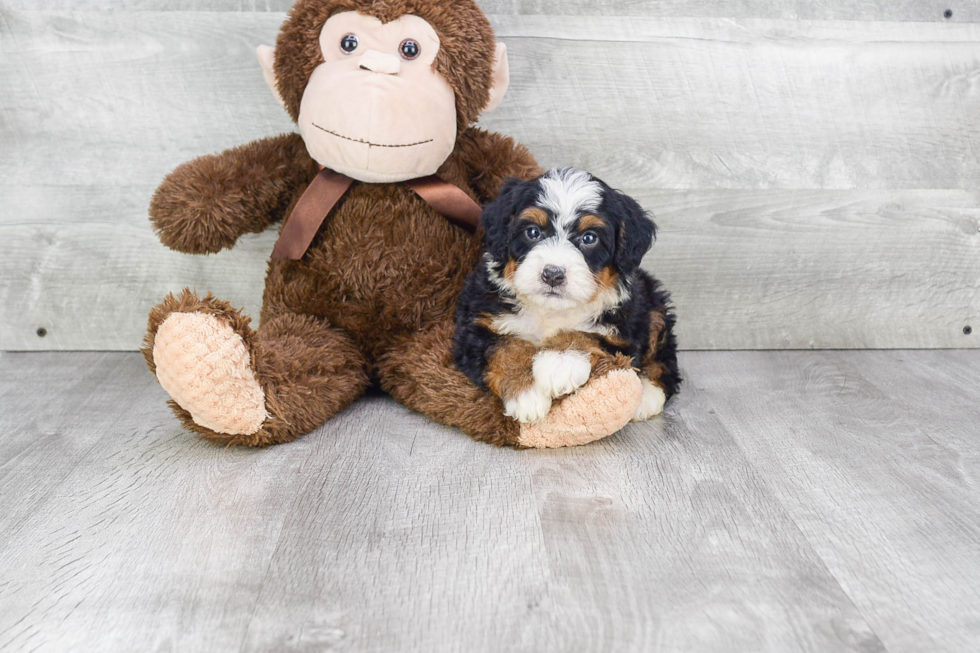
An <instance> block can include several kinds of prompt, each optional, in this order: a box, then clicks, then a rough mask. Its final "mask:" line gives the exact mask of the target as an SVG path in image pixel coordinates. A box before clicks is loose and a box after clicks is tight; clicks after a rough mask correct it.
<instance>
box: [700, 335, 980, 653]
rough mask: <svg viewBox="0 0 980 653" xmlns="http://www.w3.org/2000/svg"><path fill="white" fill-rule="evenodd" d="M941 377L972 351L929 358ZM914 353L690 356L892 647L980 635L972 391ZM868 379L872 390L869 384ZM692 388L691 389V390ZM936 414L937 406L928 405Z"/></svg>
mask: <svg viewBox="0 0 980 653" xmlns="http://www.w3.org/2000/svg"><path fill="white" fill-rule="evenodd" d="M924 356H926V358H927V359H928V360H931V361H934V362H935V364H936V367H937V368H938V370H941V369H942V367H944V366H945V365H946V364H948V363H949V362H950V361H953V360H955V359H956V358H958V357H962V358H963V359H966V360H969V361H970V364H971V365H973V366H976V365H977V364H978V363H980V358H978V356H977V353H976V352H962V353H951V352H949V353H938V352H934V353H930V354H928V355H924ZM906 357H908V358H909V359H910V360H912V361H914V360H915V358H916V357H917V355H915V354H908V353H906V352H901V353H892V352H879V353H874V354H871V353H867V352H855V353H833V352H830V353H819V354H815V353H790V352H785V353H780V354H775V353H757V354H737V353H729V354H718V355H713V356H708V355H701V356H696V357H695V356H692V357H688V358H687V359H686V360H687V365H688V371H689V377H690V378H691V379H694V382H693V384H692V385H693V386H694V387H695V388H697V390H698V391H700V389H701V388H702V387H704V386H705V385H706V384H710V388H711V390H712V394H713V396H714V398H715V410H716V413H717V414H718V416H719V418H720V419H721V421H722V422H723V423H724V424H725V426H726V427H727V428H728V429H729V430H730V432H731V433H732V434H733V436H734V438H735V441H736V442H737V443H738V445H739V446H740V447H741V448H742V449H743V450H744V451H745V454H746V456H747V457H748V459H749V460H750V461H751V462H752V463H753V464H754V465H755V466H756V467H757V468H758V469H759V470H760V473H761V474H762V475H763V476H764V477H765V478H766V480H767V483H768V485H769V487H770V488H772V491H773V492H774V493H775V494H776V496H777V497H778V498H779V500H780V502H781V504H782V505H783V506H784V507H785V508H786V510H787V511H788V512H789V513H790V514H791V515H792V516H793V520H794V522H795V523H796V525H797V526H798V527H799V529H800V530H801V531H802V532H803V534H804V535H805V536H806V539H807V540H808V542H809V543H810V544H811V545H812V546H813V547H814V548H815V549H816V551H817V552H818V553H819V554H820V556H821V558H822V559H823V560H824V561H825V562H826V564H827V568H828V569H829V570H830V572H831V573H832V574H833V575H834V576H835V577H836V578H837V579H838V580H839V581H840V582H841V585H842V587H844V589H845V590H846V591H847V593H848V595H849V596H850V597H851V599H852V600H853V601H854V603H855V604H856V605H857V607H858V608H859V610H860V611H861V614H863V615H864V616H865V617H866V618H867V619H868V622H869V624H870V625H871V627H872V628H873V629H874V632H876V633H877V634H878V636H879V637H880V638H881V641H882V642H883V643H884V644H885V646H886V647H887V649H888V650H889V651H896V652H897V651H922V650H930V651H971V650H973V649H974V648H975V647H976V642H977V641H978V639H980V630H978V623H977V621H976V618H975V606H976V605H978V601H980V590H978V587H980V559H978V557H977V555H976V552H977V547H978V543H980V526H978V524H980V476H978V474H977V467H976V461H977V458H976V453H977V435H980V431H978V430H977V427H976V424H977V422H976V415H977V411H976V408H975V403H976V387H975V386H974V388H973V389H972V390H973V392H972V395H971V396H972V401H970V402H964V401H963V400H962V398H960V397H957V396H956V395H955V394H954V393H952V392H949V391H947V389H948V388H949V387H950V383H949V380H948V378H946V377H945V375H944V374H943V373H942V372H941V371H938V370H933V369H930V368H928V367H925V366H922V365H915V364H914V363H906V362H903V361H904V360H905V359H906ZM869 379H870V381H869ZM689 389H690V387H689ZM929 405H931V406H930V407H927V406H929Z"/></svg>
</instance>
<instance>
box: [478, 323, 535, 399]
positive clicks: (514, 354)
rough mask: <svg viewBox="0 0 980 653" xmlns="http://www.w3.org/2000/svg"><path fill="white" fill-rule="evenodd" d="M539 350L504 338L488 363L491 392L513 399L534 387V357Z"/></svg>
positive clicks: (520, 341) (487, 376)
mask: <svg viewBox="0 0 980 653" xmlns="http://www.w3.org/2000/svg"><path fill="white" fill-rule="evenodd" d="M537 353H538V348H537V347H535V346H534V345H532V344H531V343H529V342H527V341H526V340H521V339H519V338H503V339H502V340H501V342H500V344H499V345H498V346H497V348H496V349H495V350H494V351H493V353H492V354H490V358H489V360H488V361H487V371H486V381H487V387H488V388H490V391H491V392H493V393H494V394H496V395H497V396H498V397H501V398H502V399H504V400H506V399H511V398H514V397H516V396H517V395H519V394H520V393H522V392H524V391H525V390H527V389H529V388H531V387H533V386H534V373H533V367H534V355H535V354H537Z"/></svg>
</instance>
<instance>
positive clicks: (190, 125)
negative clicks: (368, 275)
mask: <svg viewBox="0 0 980 653" xmlns="http://www.w3.org/2000/svg"><path fill="white" fill-rule="evenodd" d="M784 4H785V5H786V7H785V9H786V11H796V12H800V11H803V9H804V8H806V7H810V8H813V11H814V12H816V11H818V10H820V11H825V12H826V15H823V16H822V17H823V18H840V17H842V16H841V15H838V14H840V12H841V11H843V9H841V7H843V6H844V4H846V3H837V4H834V3H825V2H819V3H808V4H804V3H784ZM851 4H853V3H851ZM973 4H976V3H973ZM208 5H209V7H210V9H213V11H191V9H203V8H204V6H205V5H204V3H203V2H201V3H196V4H195V3H193V2H191V3H190V4H188V3H187V2H183V3H182V2H176V1H175V2H149V1H147V2H128V3H127V2H124V3H122V4H118V3H114V5H113V10H112V11H92V9H93V8H101V5H98V3H95V4H86V3H84V2H82V3H74V4H72V9H73V10H72V11H70V12H68V11H65V10H64V7H66V6H67V5H64V4H63V3H62V4H59V3H56V2H48V3H47V4H45V3H43V2H42V3H41V4H34V3H31V4H30V5H28V4H23V3H20V2H19V0H16V1H15V0H5V1H3V2H0V42H2V48H0V143H2V146H0V240H2V241H3V242H5V243H9V245H8V246H7V248H6V251H7V255H5V256H3V257H0V348H2V349H17V350H33V349H52V348H54V349H134V348H135V347H136V346H137V345H138V343H139V340H140V338H141V336H142V330H143V325H144V322H145V314H146V311H147V309H148V308H149V306H151V305H152V304H154V303H156V302H157V301H159V300H160V298H162V296H163V295H164V294H166V292H169V291H174V290H179V289H181V288H183V287H185V286H191V287H196V288H198V289H199V290H202V291H203V290H213V291H215V292H216V293H217V294H218V295H219V296H221V297H223V298H225V299H228V300H229V301H231V302H233V303H234V304H236V305H241V306H245V307H246V308H247V309H248V310H249V311H251V312H253V313H256V312H257V308H258V305H259V301H260V299H259V298H260V295H261V280H262V276H263V273H264V268H265V259H266V257H267V255H268V253H269V252H270V251H271V247H272V242H273V240H274V235H273V234H263V235H262V236H260V237H257V238H252V239H247V240H246V241H245V242H244V243H243V244H242V245H240V246H239V248H238V249H237V250H236V251H234V252H232V253H229V254H221V255H219V256H217V257H209V258H206V259H197V258H191V257H182V256H179V255H176V254H173V253H170V252H167V251H166V250H164V249H163V248H162V247H161V246H160V245H159V244H158V243H156V241H155V238H154V237H153V235H152V233H151V231H150V228H149V224H148V222H147V220H146V206H147V204H148V199H149V196H150V194H151V193H152V190H153V188H154V187H155V186H156V184H157V183H159V181H160V180H161V179H162V177H163V176H164V175H165V174H166V173H167V172H168V171H169V170H170V169H172V168H173V167H174V166H176V165H178V164H179V163H181V162H183V161H186V160H189V159H191V158H194V157H195V156H198V155H201V154H204V153H209V152H213V151H218V150H221V149H224V148H226V147H230V146H233V145H237V144H240V143H243V142H246V141H248V140H250V139H253V138H259V137H263V136H267V135H272V134H275V133H279V132H282V131H287V130H289V129H290V128H291V125H290V123H289V122H288V119H287V118H286V117H285V115H284V114H283V112H282V111H281V109H280V108H279V107H278V105H277V104H276V103H275V101H274V100H273V99H272V98H271V96H270V94H269V93H268V91H267V89H266V88H265V87H264V85H263V82H262V79H261V74H260V73H259V69H258V66H257V64H256V63H255V62H254V56H253V49H254V46H255V45H256V44H257V43H262V42H266V43H269V42H272V40H273V39H274V37H275V34H276V31H277V29H278V26H279V24H280V22H281V21H282V18H283V15H282V14H281V13H280V12H279V11H278V10H279V9H281V8H282V7H281V6H280V5H279V4H276V3H275V2H267V3H263V2H254V3H240V2H229V3H226V4H222V3H220V2H213V3H212V2H210V0H209V3H208ZM610 6H611V7H612V10H610V11H608V12H607V11H605V9H609V7H605V9H603V11H602V12H601V13H608V14H610V15H612V17H606V16H595V15H589V11H595V12H597V13H599V8H597V7H594V3H590V4H589V5H588V7H593V9H591V10H590V9H589V8H588V7H587V6H586V5H585V4H583V3H577V4H576V3H574V2H572V3H557V4H556V3H552V2H545V1H544V0H542V1H541V2H531V3H526V4H522V5H520V6H519V7H518V6H517V5H514V4H513V3H508V2H503V1H501V2H498V3H496V4H494V3H486V8H487V9H488V10H489V11H492V12H495V13H494V16H493V20H494V23H495V26H496V28H497V30H498V33H499V35H500V36H501V38H502V39H503V40H504V41H506V42H507V43H508V44H509V46H510V51H511V56H512V58H513V61H512V74H513V82H512V87H511V88H512V90H511V95H510V96H509V98H508V99H507V101H506V102H505V103H504V105H503V106H502V107H501V109H500V110H499V111H498V112H496V113H494V114H491V115H489V116H487V118H486V120H485V123H486V125H487V126H488V127H490V128H493V129H497V130H499V131H502V132H505V133H509V134H512V135H514V136H516V137H517V138H519V139H521V140H523V141H524V142H526V143H527V144H528V145H529V146H530V147H531V148H532V150H533V151H534V152H535V153H536V154H537V155H538V156H539V158H540V159H541V160H542V162H543V163H545V164H547V165H564V164H573V165H578V166H581V167H585V168H588V169H590V170H592V171H593V172H595V173H596V174H597V175H599V176H601V177H603V178H605V179H606V180H607V181H609V182H610V183H612V184H613V185H615V186H618V187H622V188H624V189H626V190H628V191H629V192H631V193H633V194H635V195H636V196H637V197H638V198H640V199H641V200H642V201H643V202H644V203H645V205H646V206H647V207H648V208H649V209H651V210H652V211H653V212H654V213H655V214H657V215H658V217H659V218H660V222H661V226H662V228H663V230H662V238H661V241H660V243H659V244H658V246H657V247H656V248H655V249H654V252H653V253H652V254H651V256H650V258H649V259H648V261H649V266H650V267H651V269H652V270H654V271H655V272H656V273H657V274H658V275H660V276H662V277H663V278H664V279H665V281H666V282H667V283H668V286H669V287H670V288H671V290H673V292H674V295H675V298H676V300H677V304H678V306H679V308H680V316H681V320H680V336H681V345H682V347H685V348H689V349H703V348H738V349H757V348H810V347H834V348H854V347H858V348H860V347H976V346H978V344H980V340H978V339H977V337H976V336H973V337H968V336H964V334H963V332H962V331H963V327H964V326H967V325H970V324H971V323H976V322H977V321H978V320H980V317H978V315H977V313H978V311H980V301H978V293H980V258H978V256H977V254H978V253H980V250H978V248H980V232H978V229H980V202H978V195H977V191H976V179H978V178H980V158H978V156H977V154H976V153H977V151H980V129H978V124H977V122H976V121H975V120H973V118H972V116H974V115H978V114H980V84H978V77H977V74H976V71H977V70H980V47H978V44H980V25H977V24H973V23H956V22H955V21H944V22H942V23H922V22H918V23H908V22H901V20H904V19H902V18H900V17H898V16H897V15H892V14H889V15H883V16H882V17H881V20H876V21H870V20H865V18H869V17H868V16H843V17H850V18H855V17H856V18H860V19H861V20H855V21H841V20H831V21H827V20H822V21H809V20H807V21H799V20H791V19H790V18H794V17H795V14H794V15H789V16H787V15H786V14H784V13H779V12H775V13H773V14H772V16H773V18H769V17H763V14H764V12H761V10H760V12H755V9H752V10H751V11H750V10H749V9H751V8H753V7H754V8H760V7H764V6H768V5H766V4H765V3H741V4H738V3H736V4H733V5H731V13H730V15H731V16H732V17H733V18H727V17H726V18H725V19H720V18H715V17H712V15H709V14H705V15H704V16H702V17H683V16H684V15H685V14H683V13H676V12H675V13H674V14H671V13H670V7H672V6H674V5H672V3H635V2H626V1H625V0H624V1H621V2H618V3H614V4H611V5H610ZM699 6H702V5H699ZM703 6H704V7H709V8H710V6H714V5H711V3H704V4H703ZM860 6H861V7H864V8H867V7H868V6H871V7H874V6H875V4H874V3H865V4H862V5H860ZM885 6H886V5H885V4H884V3H879V10H880V11H881V12H883V13H884V14H887V12H886V11H885V9H884V7H885ZM916 6H919V5H916ZM923 6H924V5H923ZM971 6H973V5H970V4H967V5H964V7H965V8H969V7H971ZM37 7H40V8H43V9H47V11H41V10H38V9H37ZM887 7H890V8H892V9H894V11H896V12H900V11H902V10H901V7H906V9H908V10H909V11H911V9H910V8H911V7H912V4H911V3H891V4H888V5H887ZM59 9H61V10H62V11H57V10H59ZM81 9H88V10H89V11H80V10H81ZM150 9H153V11H150ZM674 9H676V6H674ZM716 9H718V11H721V10H722V9H721V5H720V4H719V5H717V6H716ZM743 9H744V10H745V11H742V10H743ZM892 9H888V11H891V10H892ZM648 10H649V12H650V13H649V14H644V13H643V12H644V11H648ZM867 10H868V11H871V9H867ZM705 11H706V12H707V11H708V9H705ZM855 11H865V9H861V10H855ZM956 11H957V12H960V11H961V8H960V7H957V8H956ZM518 12H522V14H523V15H518ZM559 12H560V13H561V15H551V14H552V13H554V14H558V13H559ZM657 12H661V13H657ZM753 12H755V13H753ZM835 12H836V13H835ZM709 13H710V12H709ZM757 13H758V14H759V15H758V16H757V15H756V14H757ZM615 14H618V16H617V15H615ZM629 14H636V15H635V16H633V17H628V18H627V17H625V16H627V15H629ZM728 15H729V14H725V16H728ZM957 15H959V13H958V14H957ZM678 16H680V17H678ZM906 19H914V20H920V19H921V18H915V16H912V14H909V16H907V17H906ZM890 21H893V22H890ZM42 327H43V328H45V329H47V333H48V334H49V335H48V336H47V337H46V338H43V339H42V338H39V337H38V336H37V330H38V329H39V328H42Z"/></svg>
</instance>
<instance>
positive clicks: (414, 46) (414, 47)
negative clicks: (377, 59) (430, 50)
mask: <svg viewBox="0 0 980 653" xmlns="http://www.w3.org/2000/svg"><path fill="white" fill-rule="evenodd" d="M398 51H399V52H401V53H402V58H403V59H408V60H409V61H411V60H412V59H418V58H419V55H420V54H422V46H421V45H419V42H418V41H416V40H414V39H405V40H404V41H402V44H401V45H399V46H398Z"/></svg>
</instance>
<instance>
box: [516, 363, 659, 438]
mask: <svg viewBox="0 0 980 653" xmlns="http://www.w3.org/2000/svg"><path fill="white" fill-rule="evenodd" d="M642 397H643V386H642V384H641V383H640V379H639V377H638V376H637V375H636V372H633V371H632V370H614V371H612V372H609V373H608V374H606V375H605V376H602V377H600V378H597V379H593V380H592V381H590V382H589V383H588V384H587V385H586V386H584V387H583V388H581V389H580V390H579V391H578V392H576V393H575V394H574V395H572V396H571V397H568V398H567V399H565V401H563V402H561V403H560V404H558V405H557V406H555V407H554V408H552V409H551V413H549V415H548V417H547V418H546V419H545V420H544V421H542V422H538V423H535V424H522V425H521V435H520V438H519V440H518V442H519V443H520V444H521V446H524V447H530V448H534V449H557V448H559V447H574V446H577V445H580V444H588V443H589V442H594V441H595V440H599V439H601V438H604V437H606V436H609V435H612V434H613V433H615V432H616V431H619V430H620V429H621V428H623V427H624V426H626V425H627V424H629V422H630V420H631V419H633V416H634V415H635V414H636V408H637V406H639V405H640V400H641V398H642Z"/></svg>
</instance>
